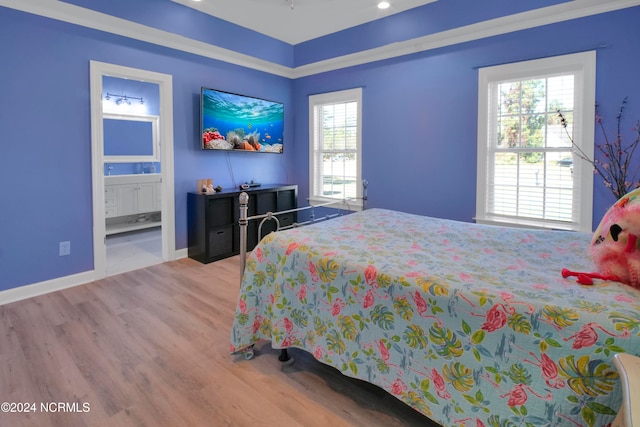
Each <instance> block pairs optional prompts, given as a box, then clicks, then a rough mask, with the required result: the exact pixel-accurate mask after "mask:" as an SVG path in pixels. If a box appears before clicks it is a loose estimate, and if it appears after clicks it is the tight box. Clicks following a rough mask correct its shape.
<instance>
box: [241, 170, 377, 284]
mask: <svg viewBox="0 0 640 427" xmlns="http://www.w3.org/2000/svg"><path fill="white" fill-rule="evenodd" d="M368 185H369V183H368V181H367V180H366V179H365V180H362V210H364V209H365V208H366V203H367V187H368ZM354 200H358V198H349V199H342V200H332V201H330V202H326V203H320V204H317V205H309V206H304V207H302V208H296V209H288V210H285V211H280V212H267V213H265V214H261V215H253V216H247V214H248V211H249V195H248V194H247V193H245V192H244V191H243V192H242V193H240V219H239V221H238V223H239V225H240V278H242V275H243V274H244V269H245V266H246V263H247V227H248V225H249V221H254V220H260V224H258V241H260V240H261V239H262V237H263V236H262V225H263V224H264V223H265V222H267V221H275V223H276V229H275V231H276V232H277V231H281V230H286V229H289V228H296V227H302V226H304V225H307V224H312V223H315V222H320V221H324V220H327V219H331V218H335V217H337V216H341V214H340V213H334V214H327V215H325V216H323V217H320V218H316V217H315V211H314V209H315V208H319V207H329V206H332V205H333V206H334V207H336V208H337V209H342V207H343V206H346V210H347V211H350V210H351V209H350V208H351V206H350V205H349V202H352V203H353V201H354ZM336 205H337V206H336ZM309 209H310V210H311V219H310V220H308V221H304V222H294V223H293V224H291V225H288V226H285V227H281V226H280V221H279V220H278V217H277V216H276V215H281V214H286V213H291V212H301V211H305V210H309Z"/></svg>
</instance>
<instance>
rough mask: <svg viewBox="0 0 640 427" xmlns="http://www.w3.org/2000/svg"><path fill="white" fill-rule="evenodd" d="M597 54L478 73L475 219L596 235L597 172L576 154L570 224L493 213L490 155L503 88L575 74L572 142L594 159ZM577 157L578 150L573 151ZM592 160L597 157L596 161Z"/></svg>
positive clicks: (529, 63) (593, 52) (491, 222)
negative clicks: (507, 83) (511, 82)
mask: <svg viewBox="0 0 640 427" xmlns="http://www.w3.org/2000/svg"><path fill="white" fill-rule="evenodd" d="M595 71H596V53H595V51H588V52H581V53H575V54H569V55H562V56H554V57H548V58H542V59H534V60H529V61H522V62H515V63H509V64H504V65H496V66H491V67H484V68H480V69H479V73H478V141H477V149H478V158H477V180H476V216H475V218H474V219H475V220H476V222H477V223H481V224H494V225H506V226H516V227H529V228H552V229H563V230H574V231H582V232H592V227H593V223H592V222H593V167H592V166H591V164H590V163H589V162H587V161H585V160H582V159H580V158H579V157H578V156H577V155H575V154H574V156H573V157H574V159H575V161H574V162H573V166H574V170H573V179H574V182H579V185H577V186H574V189H573V191H574V193H573V200H574V203H577V204H578V206H577V209H578V212H577V213H576V212H575V208H576V205H575V204H574V205H572V211H573V219H572V221H570V222H565V221H553V220H545V219H532V218H525V217H512V216H511V217H509V216H503V215H498V214H495V213H491V212H489V196H490V194H491V192H490V188H489V183H490V182H491V179H490V176H489V174H491V173H493V167H492V158H491V155H492V154H493V151H492V150H491V149H490V147H489V144H490V135H489V134H490V132H491V130H492V129H491V126H490V124H489V121H490V120H495V118H496V116H497V103H496V98H495V97H492V96H495V94H496V93H497V86H498V84H499V83H500V82H505V81H509V80H527V79H535V78H543V77H549V76H552V75H557V74H560V73H573V74H574V110H573V117H574V123H569V125H570V126H572V129H573V140H574V142H575V143H576V145H579V146H580V148H581V149H582V150H583V151H584V152H585V153H587V154H588V155H590V156H593V153H594V122H593V118H594V117H595V83H596V82H595ZM571 151H574V150H571ZM592 158H593V157H592Z"/></svg>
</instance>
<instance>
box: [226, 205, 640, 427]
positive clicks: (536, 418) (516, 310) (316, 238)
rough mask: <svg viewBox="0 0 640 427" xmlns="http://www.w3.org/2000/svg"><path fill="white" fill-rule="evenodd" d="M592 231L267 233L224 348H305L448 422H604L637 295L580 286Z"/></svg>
mask: <svg viewBox="0 0 640 427" xmlns="http://www.w3.org/2000/svg"><path fill="white" fill-rule="evenodd" d="M590 239H591V236H590V235H587V234H580V233H573V232H563V231H542V230H523V229H515V228H503V227H496V226H485V225H479V224H471V223H464V222H456V221H450V220H444V219H437V218H428V217H423V216H418V215H412V214H407V213H401V212H396V211H391V210H385V209H369V210H366V211H361V212H357V213H353V214H350V215H346V216H343V217H340V218H336V219H331V220H329V221H325V222H322V223H318V224H313V225H309V226H306V227H304V228H294V229H290V230H286V231H280V232H278V233H271V234H269V235H267V236H266V237H265V238H264V239H262V241H261V242H260V243H259V244H258V246H256V248H255V249H254V250H253V251H252V252H251V254H250V255H249V256H248V258H247V261H246V266H245V269H244V275H243V278H242V282H241V289H240V297H239V301H238V304H237V309H236V313H235V319H234V324H233V328H232V332H231V351H232V352H233V353H239V352H242V351H246V350H247V349H250V348H251V346H252V345H253V344H255V343H257V342H259V341H263V340H266V341H270V342H271V345H272V347H273V348H277V349H283V348H292V347H294V348H299V349H303V350H305V351H307V352H309V353H311V354H313V355H314V357H315V358H316V359H317V360H319V361H320V362H323V363H326V364H328V365H330V366H333V367H335V368H337V369H339V370H340V371H341V372H342V373H343V374H344V375H348V376H351V377H355V378H358V379H361V380H365V381H368V382H370V383H373V384H376V385H377V386H379V387H381V388H383V389H385V390H387V391H388V392H389V393H391V394H392V395H394V396H395V397H397V398H398V399H400V400H402V401H403V402H405V403H406V404H408V405H410V406H412V407H413V408H414V409H416V410H418V411H419V412H421V413H423V414H424V415H426V416H427V417H429V418H430V419H432V420H434V421H435V422H437V423H439V424H441V425H443V426H483V425H484V426H511V425H529V426H559V425H566V426H605V425H608V424H610V423H612V421H613V419H614V418H615V416H616V413H617V412H618V410H619V408H620V405H621V402H622V387H621V381H620V378H619V374H618V370H617V369H616V366H615V365H614V360H613V359H614V355H615V354H617V353H625V354H629V355H636V356H637V355H640V291H638V290H636V289H633V288H631V287H629V286H626V285H623V284H620V283H618V282H604V281H596V283H595V285H593V286H583V285H579V284H577V283H576V282H575V281H574V280H572V279H565V278H563V277H562V275H561V271H562V269H563V268H567V269H569V270H573V271H591V270H593V268H594V267H593V265H592V263H591V260H590V258H589V255H588V251H587V249H588V247H589V242H590Z"/></svg>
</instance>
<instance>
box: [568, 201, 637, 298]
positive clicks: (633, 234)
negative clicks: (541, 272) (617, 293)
mask: <svg viewBox="0 0 640 427" xmlns="http://www.w3.org/2000/svg"><path fill="white" fill-rule="evenodd" d="M638 236H640V188H638V189H635V190H633V191H631V192H630V193H628V194H626V195H624V196H622V197H621V198H620V199H619V200H618V201H617V202H616V203H615V204H614V205H613V206H611V208H609V210H608V211H607V213H606V214H605V215H604V217H603V218H602V221H600V225H599V226H598V228H597V229H596V232H595V233H594V235H593V240H591V257H592V258H593V262H595V264H596V266H597V268H598V272H596V273H578V272H573V271H569V270H567V269H563V270H562V276H563V277H569V276H577V278H578V283H581V284H583V285H590V284H593V280H592V279H594V278H595V279H604V280H615V281H619V282H622V283H626V284H627V285H630V286H633V287H634V288H640V250H638V243H640V240H639V239H638Z"/></svg>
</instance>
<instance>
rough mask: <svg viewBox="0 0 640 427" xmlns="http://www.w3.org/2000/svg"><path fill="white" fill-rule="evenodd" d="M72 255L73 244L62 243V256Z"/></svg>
mask: <svg viewBox="0 0 640 427" xmlns="http://www.w3.org/2000/svg"><path fill="white" fill-rule="evenodd" d="M70 254H71V242H60V256H64V255H70Z"/></svg>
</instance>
